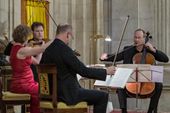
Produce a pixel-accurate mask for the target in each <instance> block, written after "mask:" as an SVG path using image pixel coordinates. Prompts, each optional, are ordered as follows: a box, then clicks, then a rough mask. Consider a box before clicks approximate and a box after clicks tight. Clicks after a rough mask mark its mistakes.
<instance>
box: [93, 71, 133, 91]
mask: <svg viewBox="0 0 170 113" xmlns="http://www.w3.org/2000/svg"><path fill="white" fill-rule="evenodd" d="M132 72H133V69H128V68H118V69H117V70H116V72H115V74H114V75H113V76H110V75H107V77H106V80H105V81H101V80H96V81H95V83H94V85H95V86H101V87H113V88H124V87H125V84H126V82H127V81H128V78H129V77H130V75H131V74H132Z"/></svg>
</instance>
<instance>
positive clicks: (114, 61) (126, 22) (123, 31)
mask: <svg viewBox="0 0 170 113" xmlns="http://www.w3.org/2000/svg"><path fill="white" fill-rule="evenodd" d="M129 17H130V16H129V15H128V16H127V18H126V21H125V25H124V28H123V30H122V34H121V37H120V41H119V46H118V48H117V50H116V54H115V57H114V60H113V66H115V65H116V64H115V63H116V58H117V54H118V53H119V49H120V45H121V43H122V40H123V36H124V34H125V30H126V26H127V24H128V21H129Z"/></svg>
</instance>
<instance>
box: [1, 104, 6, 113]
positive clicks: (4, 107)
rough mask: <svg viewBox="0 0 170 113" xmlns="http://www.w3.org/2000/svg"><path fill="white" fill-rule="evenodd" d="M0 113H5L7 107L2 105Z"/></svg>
mask: <svg viewBox="0 0 170 113" xmlns="http://www.w3.org/2000/svg"><path fill="white" fill-rule="evenodd" d="M1 113H7V107H6V105H4V104H2V106H1Z"/></svg>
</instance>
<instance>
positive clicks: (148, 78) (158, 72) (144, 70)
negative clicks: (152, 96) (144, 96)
mask: <svg viewBox="0 0 170 113" xmlns="http://www.w3.org/2000/svg"><path fill="white" fill-rule="evenodd" d="M117 67H118V68H120V67H121V68H131V69H134V72H133V73H132V74H131V76H130V78H129V80H128V82H135V83H136V111H138V99H139V94H138V92H137V91H139V90H140V89H139V86H138V83H141V82H161V83H162V82H163V66H153V65H150V64H120V65H117Z"/></svg>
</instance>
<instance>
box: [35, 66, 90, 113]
mask: <svg viewBox="0 0 170 113" xmlns="http://www.w3.org/2000/svg"><path fill="white" fill-rule="evenodd" d="M36 68H37V72H38V76H39V89H40V90H39V92H40V108H41V109H43V110H44V111H45V112H47V111H48V112H52V113H87V111H88V106H87V103H86V102H80V103H78V104H77V105H66V104H65V103H64V102H58V101H57V68H56V66H55V65H53V64H40V65H37V66H36ZM49 83H50V84H49ZM51 83H52V84H51Z"/></svg>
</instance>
